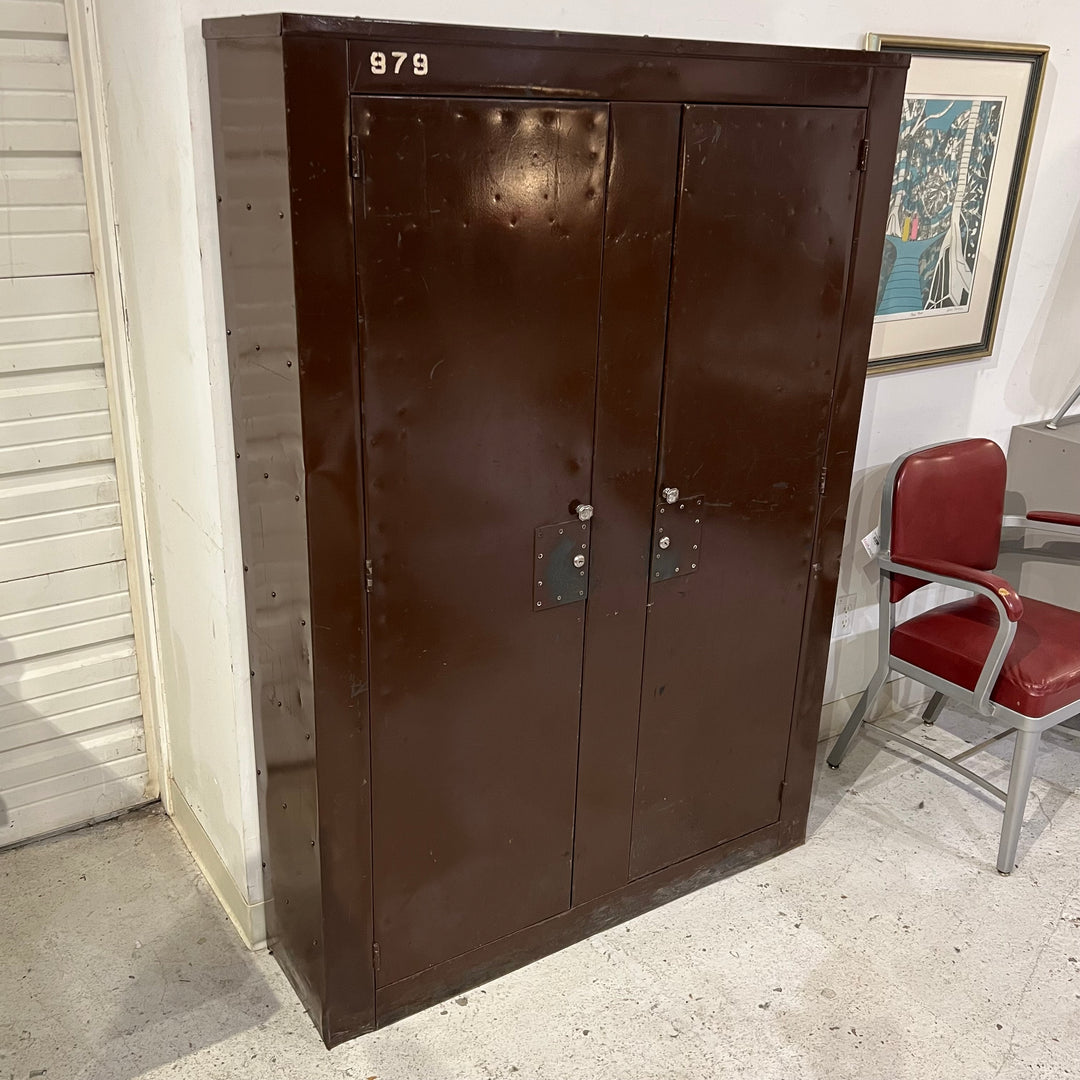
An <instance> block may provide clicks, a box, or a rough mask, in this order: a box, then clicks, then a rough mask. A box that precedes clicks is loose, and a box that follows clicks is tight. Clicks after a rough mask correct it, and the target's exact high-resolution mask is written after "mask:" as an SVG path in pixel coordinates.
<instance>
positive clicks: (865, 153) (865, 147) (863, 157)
mask: <svg viewBox="0 0 1080 1080" xmlns="http://www.w3.org/2000/svg"><path fill="white" fill-rule="evenodd" d="M354 137H355V136H354ZM869 157H870V140H869V139H863V141H862V142H861V143H859V172H866V161H867V158H869Z"/></svg>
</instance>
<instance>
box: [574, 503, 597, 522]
mask: <svg viewBox="0 0 1080 1080" xmlns="http://www.w3.org/2000/svg"><path fill="white" fill-rule="evenodd" d="M574 513H575V514H577V516H578V521H588V520H589V518H591V517H592V516H593V508H592V506H590V505H589V503H578V504H577V506H576V507H574Z"/></svg>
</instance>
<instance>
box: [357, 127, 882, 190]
mask: <svg viewBox="0 0 1080 1080" xmlns="http://www.w3.org/2000/svg"><path fill="white" fill-rule="evenodd" d="M860 167H861V166H860ZM349 172H350V173H351V174H352V177H353V179H354V180H359V179H360V136H359V135H350V136H349Z"/></svg>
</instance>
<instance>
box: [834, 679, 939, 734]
mask: <svg viewBox="0 0 1080 1080" xmlns="http://www.w3.org/2000/svg"><path fill="white" fill-rule="evenodd" d="M931 693H932V691H931V690H929V689H927V688H926V687H925V686H923V685H922V684H921V683H917V682H915V681H914V680H913V679H905V678H902V677H900V676H897V677H896V678H894V679H890V680H889V681H888V682H887V683H886V684H885V689H884V690H882V691H881V696H880V697H879V698H878V702H877V707H876V708H875V709H874V716H875V717H878V718H881V717H885V716H893V715H895V714H896V713H899V712H907V711H909V710H912V711H913V710H915V709H917V708H918V707H919V706H920V705H923V704H925V703H926V702H927V701H929V700H930V696H931ZM861 696H862V693H861V692H860V693H858V694H852V695H851V697H846V698H840V699H839V700H838V701H826V702H825V704H824V705H823V706H822V707H821V727H820V728H819V729H818V741H819V742H825V741H826V740H827V739H835V738H836V736H837V735H839V734H840V732H841V731H843V730H844V725H845V724H846V723H847V722H848V719H849V718H850V716H851V714H852V712H854V710H855V706H856V705H857V704H858V703H859V698H860V697H861Z"/></svg>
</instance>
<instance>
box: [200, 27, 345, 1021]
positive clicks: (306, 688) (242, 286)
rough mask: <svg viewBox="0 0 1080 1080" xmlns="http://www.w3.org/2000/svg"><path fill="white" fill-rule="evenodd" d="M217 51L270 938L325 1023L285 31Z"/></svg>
mask: <svg viewBox="0 0 1080 1080" xmlns="http://www.w3.org/2000/svg"><path fill="white" fill-rule="evenodd" d="M208 60H209V75H210V80H211V88H212V93H211V102H212V108H213V114H212V119H213V124H214V133H215V139H214V158H215V173H216V181H217V196H218V229H219V231H220V235H221V252H222V259H221V262H222V284H223V290H224V299H225V320H226V327H227V331H226V345H227V348H228V354H229V379H230V388H231V391H232V408H233V432H234V441H235V446H236V475H237V494H238V495H239V502H240V528H241V536H242V546H243V555H244V586H245V597H246V601H247V624H248V649H249V664H250V672H251V685H252V694H251V698H252V712H253V716H254V720H255V741H256V760H257V765H258V768H259V785H258V786H259V795H260V809H261V812H262V813H261V817H262V827H263V837H264V845H263V847H264V862H265V863H266V892H267V895H268V896H271V897H272V898H273V900H274V902H273V904H272V905H271V907H270V910H269V919H268V922H269V926H268V932H269V941H270V945H271V947H272V948H273V949H274V950H275V952H276V954H277V956H278V958H279V960H280V962H281V963H282V965H283V966H284V967H285V968H286V970H287V972H288V974H289V976H290V978H291V980H292V982H293V985H294V986H295V987H296V989H297V992H298V993H299V995H300V998H301V1000H302V1001H303V1002H304V1004H305V1006H306V1007H307V1009H308V1011H309V1012H310V1013H311V1014H312V1017H313V1019H314V1020H315V1022H316V1024H318V1026H319V1027H320V1029H321V1028H322V1001H323V997H324V976H323V951H322V948H321V946H320V945H319V942H321V941H322V939H323V897H322V887H321V881H320V859H319V851H318V849H317V844H316V843H315V841H316V839H317V837H318V828H319V822H318V813H317V796H316V781H315V753H316V739H315V716H314V679H313V672H312V664H311V612H310V587H309V579H308V544H307V523H306V517H305V494H306V474H305V458H304V449H303V432H302V427H301V410H300V368H299V363H298V355H297V339H296V309H295V303H294V295H293V264H292V229H291V215H290V212H289V210H290V193H289V177H288V151H287V144H288V140H287V134H286V129H285V90H284V76H283V68H282V48H281V40H280V39H279V38H266V39H262V40H259V41H245V42H239V43H238V42H233V41H217V42H214V43H212V44H211V46H210V48H209V51H208ZM226 132H227V133H228V137H227V138H226V137H225V133H226ZM286 901H287V902H286Z"/></svg>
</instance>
